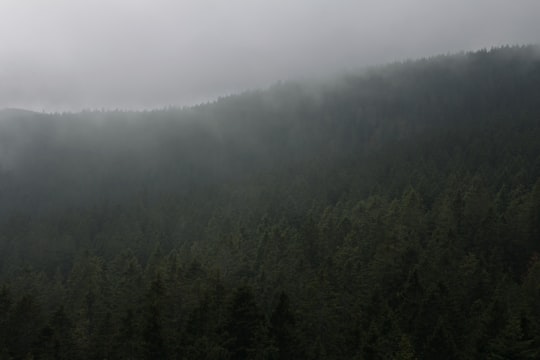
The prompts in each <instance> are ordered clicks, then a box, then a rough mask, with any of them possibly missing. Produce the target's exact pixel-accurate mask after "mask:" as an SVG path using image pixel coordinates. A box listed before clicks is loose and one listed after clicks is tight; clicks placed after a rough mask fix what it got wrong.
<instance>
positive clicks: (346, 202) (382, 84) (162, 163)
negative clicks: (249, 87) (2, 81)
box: [0, 46, 540, 360]
mask: <svg viewBox="0 0 540 360" xmlns="http://www.w3.org/2000/svg"><path fill="white" fill-rule="evenodd" d="M32 358H33V359H402V360H405V359H408V360H411V359H473V358H482V359H538V358H540V49H539V48H538V47H535V46H519V47H502V48H496V49H492V50H481V51H477V52H472V53H460V54H454V55H444V56H436V57H432V58H427V59H421V60H415V61H406V62H401V63H394V64H389V65H384V66H378V67H372V68H369V69H365V70H362V71H358V72H357V73H350V74H347V75H344V76H342V77H341V78H337V79H333V80H327V81H319V82H311V83H308V82H304V83H294V82H285V83H279V84H276V85H274V86H272V87H270V88H268V89H266V90H258V91H249V92H246V93H243V94H239V95H234V96H227V97H224V98H220V99H218V100H216V101H214V102H211V103H207V104H202V105H198V106H193V107H186V108H182V109H177V108H170V109H162V110H154V111H140V112H127V111H86V112H81V113H56V114H46V113H34V112H28V111H23V110H14V109H12V110H3V111H0V359H2V360H4V359H32Z"/></svg>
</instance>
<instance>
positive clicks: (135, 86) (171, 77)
mask: <svg viewBox="0 0 540 360" xmlns="http://www.w3.org/2000/svg"><path fill="white" fill-rule="evenodd" d="M539 13H540V3H537V2H535V1H520V2H519V4H518V5H516V4H515V3H510V2H506V1H502V0H498V1H487V0H481V1H477V2H475V3H474V5H471V4H470V3H467V2H465V1H457V2H452V3H450V4H448V3H444V4H443V3H434V2H427V1H420V0H417V1H411V2H407V4H405V3H401V2H397V1H392V2H385V3H377V2H374V1H360V2H351V1H341V2H338V3H333V4H331V5H330V4H327V3H326V2H324V1H309V2H308V1H306V0H302V1H298V2H294V3H287V2H283V1H278V2H272V3H270V2H265V1H255V2H249V1H245V0H238V1H231V2H227V3H220V2H212V1H209V2H204V3H202V2H191V1H180V2H173V1H167V0H161V1H157V2H156V1H153V2H150V1H142V0H141V1H126V0H116V1H104V0H101V1H95V2H92V3H86V2H77V1H66V0H55V1H52V2H47V4H44V3H40V2H39V1H25V2H21V1H14V0H8V1H5V2H3V3H2V5H0V14H1V15H0V16H2V18H3V19H2V23H1V25H0V41H1V42H2V44H3V46H2V47H1V48H0V109H4V108H19V109H27V110H33V111H45V112H55V111H81V110H100V109H105V110H114V109H121V110H145V109H155V108H163V107H167V106H174V107H182V106H191V105H196V104H200V103H205V102H208V101H213V100H216V99H217V98H218V97H221V96H227V95H230V94H235V93H239V92H243V91H246V90H252V89H260V88H266V87H268V86H271V85H272V84H275V83H277V82H279V81H290V80H293V81H294V80H301V79H320V78H328V77H333V76H337V75H341V74H343V73H346V72H351V71H357V70H359V69H362V68H365V67H369V66H374V65H379V64H385V63H391V62H395V61H403V60H408V59H416V58H422V57H429V56H434V55H438V54H447V53H454V52H459V51H472V50H477V49H482V48H491V47H498V46H503V45H526V44H537V43H538V42H539V37H538V34H540V23H539V22H538V21H537V19H536V18H537V14H539Z"/></svg>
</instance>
